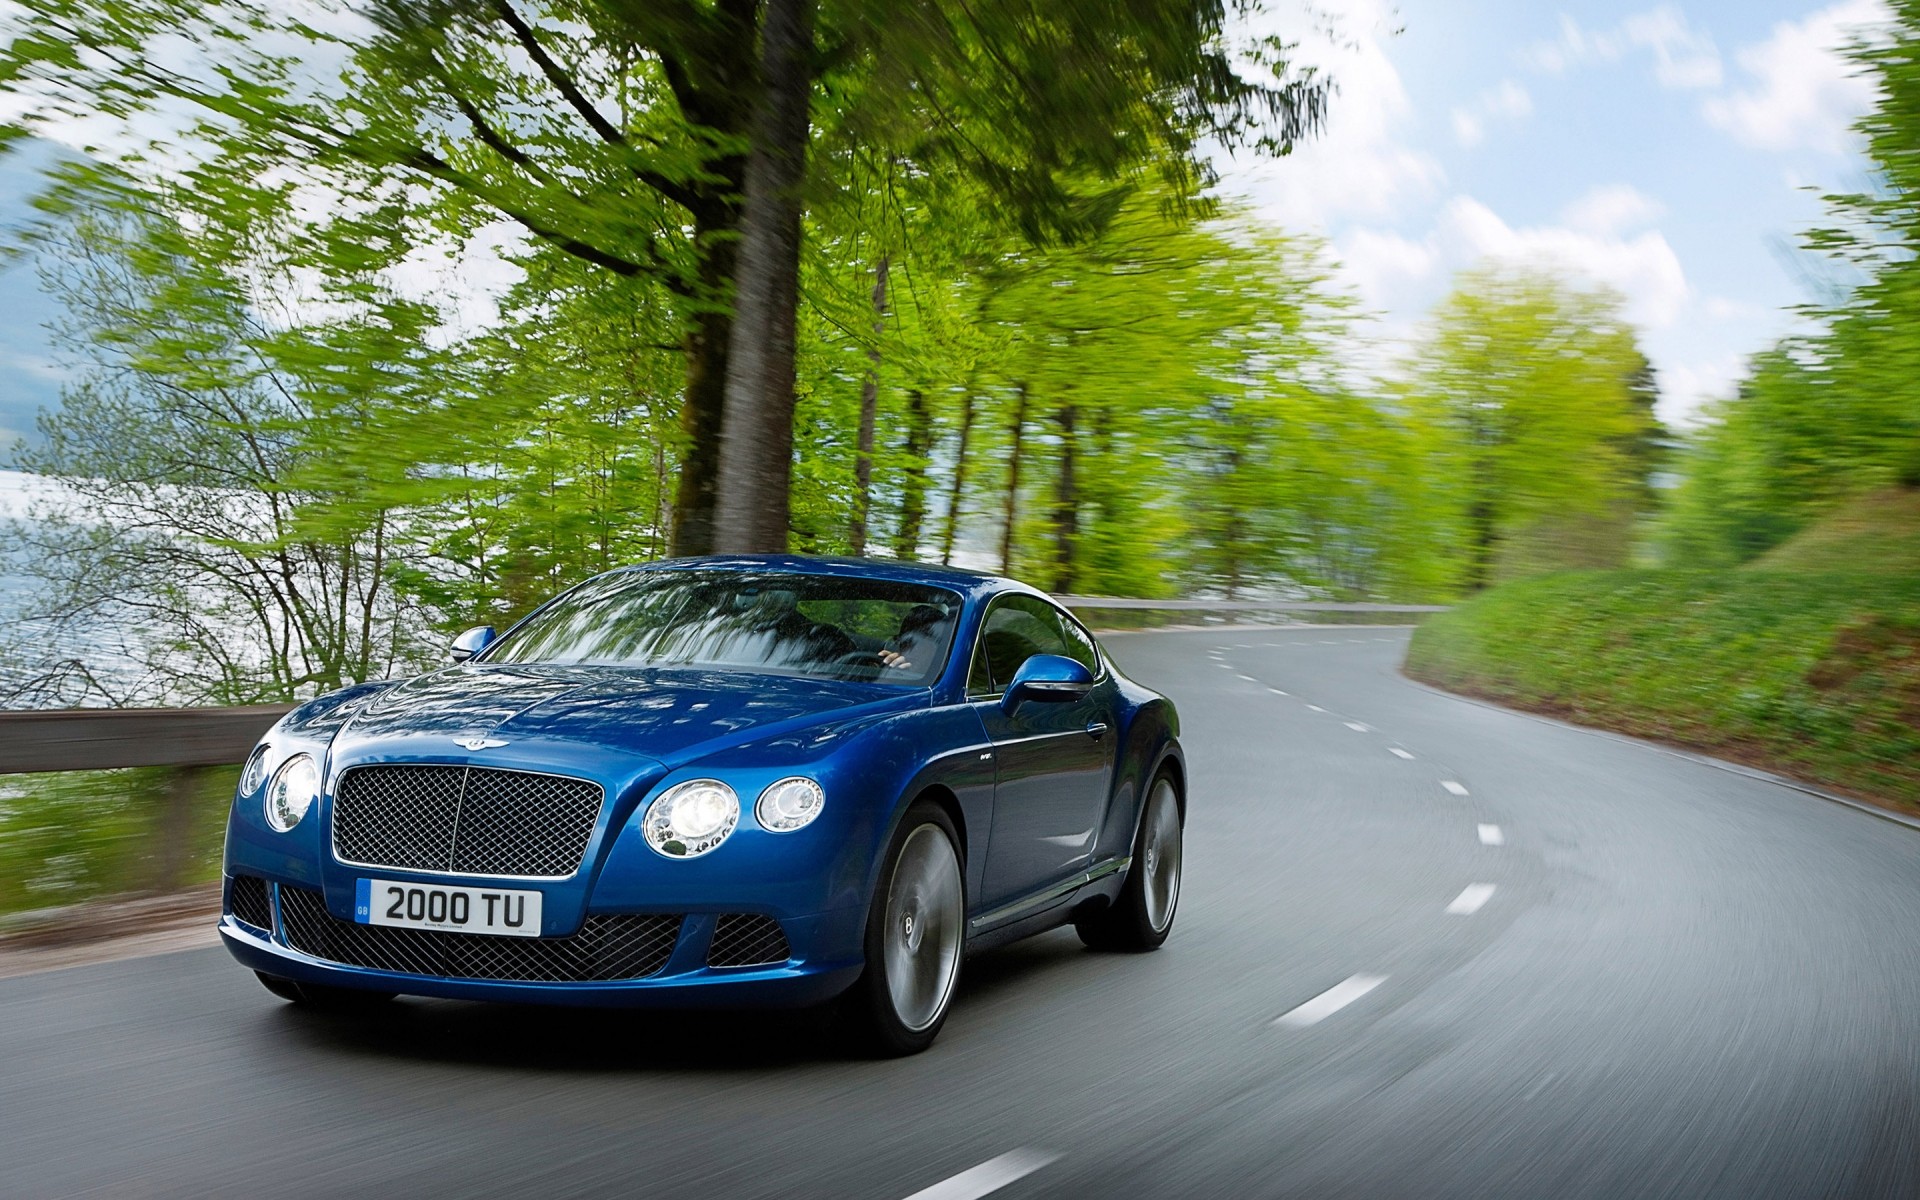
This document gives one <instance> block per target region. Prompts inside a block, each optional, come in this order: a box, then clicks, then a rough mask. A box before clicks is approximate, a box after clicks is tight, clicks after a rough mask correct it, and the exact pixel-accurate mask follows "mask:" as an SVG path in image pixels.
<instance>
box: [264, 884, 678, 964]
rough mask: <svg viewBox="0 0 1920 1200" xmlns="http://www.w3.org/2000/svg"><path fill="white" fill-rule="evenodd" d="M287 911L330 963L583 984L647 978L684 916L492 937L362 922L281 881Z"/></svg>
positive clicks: (310, 946) (290, 935) (302, 936)
mask: <svg viewBox="0 0 1920 1200" xmlns="http://www.w3.org/2000/svg"><path fill="white" fill-rule="evenodd" d="M280 915H281V919H282V921H283V922H284V924H285V926H286V931H287V942H288V944H289V945H291V946H292V947H293V948H294V949H296V950H299V951H301V952H303V953H306V954H311V955H313V956H314V957H315V958H324V959H326V960H328V961H329V962H337V963H344V964H346V965H347V966H350V967H367V968H370V969H372V970H376V971H398V972H400V973H402V974H406V975H433V976H438V977H440V978H443V979H503V980H514V981H520V982H532V983H581V982H589V981H607V980H616V979H639V978H642V977H644V976H647V975H651V974H653V973H654V972H656V971H658V970H659V969H660V968H662V967H664V966H666V965H667V959H668V957H669V956H670V955H672V953H673V944H674V942H675V941H677V940H679V937H680V920H681V918H680V915H679V914H678V913H674V914H663V913H647V914H617V915H611V916H591V917H588V918H587V920H586V924H585V925H583V926H582V927H581V929H580V932H579V933H576V934H574V935H573V936H572V937H563V938H518V937H492V936H489V935H487V934H483V933H447V932H444V931H442V930H438V929H392V928H388V927H387V926H384V925H357V924H355V923H353V922H351V921H342V920H339V919H338V918H336V917H334V916H333V915H332V914H331V913H329V912H327V906H326V901H325V900H324V899H322V898H321V895H320V893H319V892H316V891H312V890H311V889H308V888H297V887H288V886H285V885H282V887H281V888H280Z"/></svg>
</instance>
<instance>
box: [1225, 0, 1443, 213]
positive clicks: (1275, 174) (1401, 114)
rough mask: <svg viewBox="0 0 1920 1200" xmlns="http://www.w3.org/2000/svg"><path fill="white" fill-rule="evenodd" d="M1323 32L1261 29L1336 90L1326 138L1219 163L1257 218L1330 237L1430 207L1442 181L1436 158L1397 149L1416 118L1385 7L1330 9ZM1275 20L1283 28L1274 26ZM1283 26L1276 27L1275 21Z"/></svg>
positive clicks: (1339, 0) (1379, 1) (1361, 2)
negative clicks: (1417, 205) (1293, 45)
mask: <svg viewBox="0 0 1920 1200" xmlns="http://www.w3.org/2000/svg"><path fill="white" fill-rule="evenodd" d="M1318 8H1319V9H1320V10H1322V11H1325V12H1326V13H1328V15H1329V16H1330V17H1331V18H1332V20H1333V22H1334V25H1335V29H1334V30H1333V33H1332V35H1331V36H1330V35H1329V33H1328V31H1326V30H1324V29H1321V28H1317V27H1316V28H1305V27H1301V28H1286V27H1280V28H1262V29H1261V30H1258V31H1257V32H1275V33H1279V34H1281V35H1282V36H1285V37H1287V38H1288V39H1290V40H1297V41H1298V42H1299V43H1300V49H1299V51H1298V53H1297V55H1296V58H1297V61H1298V64H1299V65H1301V66H1306V65H1313V66H1317V67H1319V68H1320V69H1321V70H1322V71H1324V72H1325V73H1327V74H1329V75H1331V76H1332V77H1333V78H1334V79H1335V80H1337V81H1338V82H1339V85H1340V92H1339V94H1338V95H1337V96H1335V97H1334V101H1333V103H1332V105H1331V106H1330V111H1329V114H1328V121H1327V127H1326V129H1325V130H1324V131H1323V132H1322V133H1321V134H1319V135H1318V136H1316V137H1314V138H1312V139H1311V140H1309V141H1306V142H1304V143H1302V144H1301V145H1300V146H1299V147H1298V148H1297V149H1296V150H1295V151H1294V153H1293V154H1291V155H1288V156H1287V157H1286V158H1282V159H1277V160H1261V161H1246V160H1242V161H1240V162H1236V163H1232V164H1222V166H1223V170H1224V171H1226V172H1227V173H1228V174H1230V175H1231V176H1232V178H1233V181H1234V185H1235V186H1236V188H1238V189H1240V190H1244V191H1246V192H1248V193H1250V194H1251V195H1252V197H1253V199H1254V201H1255V203H1256V204H1257V205H1258V206H1259V208H1260V210H1261V213H1262V215H1264V216H1266V217H1267V218H1269V219H1271V220H1273V221H1275V222H1277V223H1279V224H1280V225H1283V226H1285V227H1287V228H1291V229H1317V230H1321V231H1325V230H1327V229H1328V228H1329V227H1331V226H1333V225H1335V224H1336V223H1338V222H1344V221H1347V220H1352V219H1356V218H1357V219H1361V220H1377V219H1381V218H1385V217H1388V216H1390V215H1392V214H1395V213H1398V212H1401V211H1403V210H1404V209H1405V208H1406V207H1407V206H1408V205H1409V204H1410V203H1414V202H1418V201H1423V200H1428V199H1431V198H1432V197H1433V196H1434V195H1435V194H1436V193H1437V192H1438V191H1439V189H1440V187H1441V185H1442V184H1443V183H1444V181H1445V173H1444V172H1443V171H1442V170H1441V168H1440V163H1439V161H1438V160H1437V159H1435V158H1434V157H1433V155H1431V154H1429V153H1427V152H1426V151H1424V150H1418V149H1414V148H1412V147H1410V146H1408V145H1407V144H1405V143H1404V142H1402V141H1401V140H1400V134H1401V133H1402V132H1403V131H1404V129H1405V128H1406V126H1407V124H1408V123H1409V121H1410V119H1411V117H1412V115H1413V105H1412V103H1411V102H1410V101H1409V100H1408V98H1407V91H1406V88H1405V86H1404V85H1403V84H1402V83H1401V80H1400V72H1399V71H1398V70H1396V69H1395V68H1394V65H1393V62H1392V61H1391V60H1390V59H1389V58H1388V56H1387V46H1388V44H1389V43H1390V41H1391V39H1392V38H1393V36H1394V31H1395V30H1396V29H1397V28H1398V23H1397V17H1396V14H1395V12H1394V9H1393V5H1392V4H1391V3H1389V2H1388V0H1331V2H1328V3H1323V4H1321V5H1319V6H1318ZM1276 21H1280V19H1279V18H1276ZM1282 24H1283V22H1282Z"/></svg>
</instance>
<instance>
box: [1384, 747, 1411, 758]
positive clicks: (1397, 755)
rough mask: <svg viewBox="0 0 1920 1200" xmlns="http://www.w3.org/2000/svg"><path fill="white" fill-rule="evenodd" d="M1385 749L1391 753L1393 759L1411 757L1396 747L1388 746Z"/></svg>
mask: <svg viewBox="0 0 1920 1200" xmlns="http://www.w3.org/2000/svg"><path fill="white" fill-rule="evenodd" d="M1387 749H1388V750H1390V751H1392V752H1393V755H1394V757H1395V758H1412V757H1413V755H1411V754H1408V753H1407V752H1406V751H1405V750H1402V749H1401V748H1400V747H1398V746H1388V747H1387Z"/></svg>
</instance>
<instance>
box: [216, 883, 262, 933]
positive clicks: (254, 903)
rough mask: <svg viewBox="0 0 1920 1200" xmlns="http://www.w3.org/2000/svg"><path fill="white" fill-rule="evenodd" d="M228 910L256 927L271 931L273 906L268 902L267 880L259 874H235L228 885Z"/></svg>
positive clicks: (237, 917)
mask: <svg viewBox="0 0 1920 1200" xmlns="http://www.w3.org/2000/svg"><path fill="white" fill-rule="evenodd" d="M227 911H228V912H230V913H232V914H233V915H234V917H235V918H236V919H238V920H241V921H245V922H246V923H247V924H249V925H251V926H253V927H254V928H255V929H260V930H266V931H268V932H271V931H272V929H273V906H272V905H270V904H268V903H267V881H266V880H264V879H262V878H260V877H259V876H258V875H235V876H234V877H233V882H232V883H231V884H229V885H228V887H227Z"/></svg>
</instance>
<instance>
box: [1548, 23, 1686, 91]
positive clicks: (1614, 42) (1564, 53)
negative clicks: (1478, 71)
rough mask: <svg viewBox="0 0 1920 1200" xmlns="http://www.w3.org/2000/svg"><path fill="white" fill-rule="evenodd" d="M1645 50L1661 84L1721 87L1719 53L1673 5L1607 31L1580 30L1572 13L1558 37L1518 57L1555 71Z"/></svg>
mask: <svg viewBox="0 0 1920 1200" xmlns="http://www.w3.org/2000/svg"><path fill="white" fill-rule="evenodd" d="M1637 51H1644V52H1646V53H1648V54H1649V55H1651V56H1652V58H1653V74H1654V78H1655V79H1658V80H1659V81H1660V84H1661V86H1663V87H1670V88H1682V89H1694V88H1711V87H1718V86H1719V85H1720V78H1721V69H1720V51H1719V49H1718V48H1716V47H1715V46H1714V44H1713V39H1712V38H1711V37H1709V36H1707V34H1705V33H1703V32H1700V31H1697V30H1695V29H1694V28H1693V27H1692V26H1691V25H1689V24H1688V23H1687V18H1686V17H1685V15H1683V14H1682V13H1681V12H1680V10H1679V9H1677V8H1674V7H1673V6H1672V5H1665V4H1663V5H1661V6H1660V7H1658V8H1654V9H1649V10H1648V11H1646V12H1643V13H1636V14H1634V15H1633V16H1630V17H1628V18H1626V19H1625V20H1623V21H1621V22H1620V24H1618V25H1616V26H1614V27H1612V28H1611V29H1598V30H1593V29H1583V28H1582V27H1581V26H1580V23H1579V22H1578V21H1575V20H1574V19H1573V18H1572V17H1569V16H1562V17H1561V18H1560V36H1559V37H1558V38H1555V39H1554V40H1552V41H1548V42H1540V43H1537V44H1535V45H1533V46H1529V47H1528V48H1527V49H1525V50H1524V51H1522V52H1521V60H1522V61H1523V62H1526V63H1529V64H1531V65H1532V66H1534V67H1535V68H1537V69H1538V70H1541V71H1545V72H1547V73H1548V74H1552V75H1559V74H1563V73H1564V72H1566V71H1568V70H1570V69H1572V68H1573V67H1576V66H1584V65H1587V64H1589V63H1611V62H1618V61H1620V60H1621V59H1623V58H1625V57H1626V56H1627V55H1628V54H1630V53H1634V52H1637Z"/></svg>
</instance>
